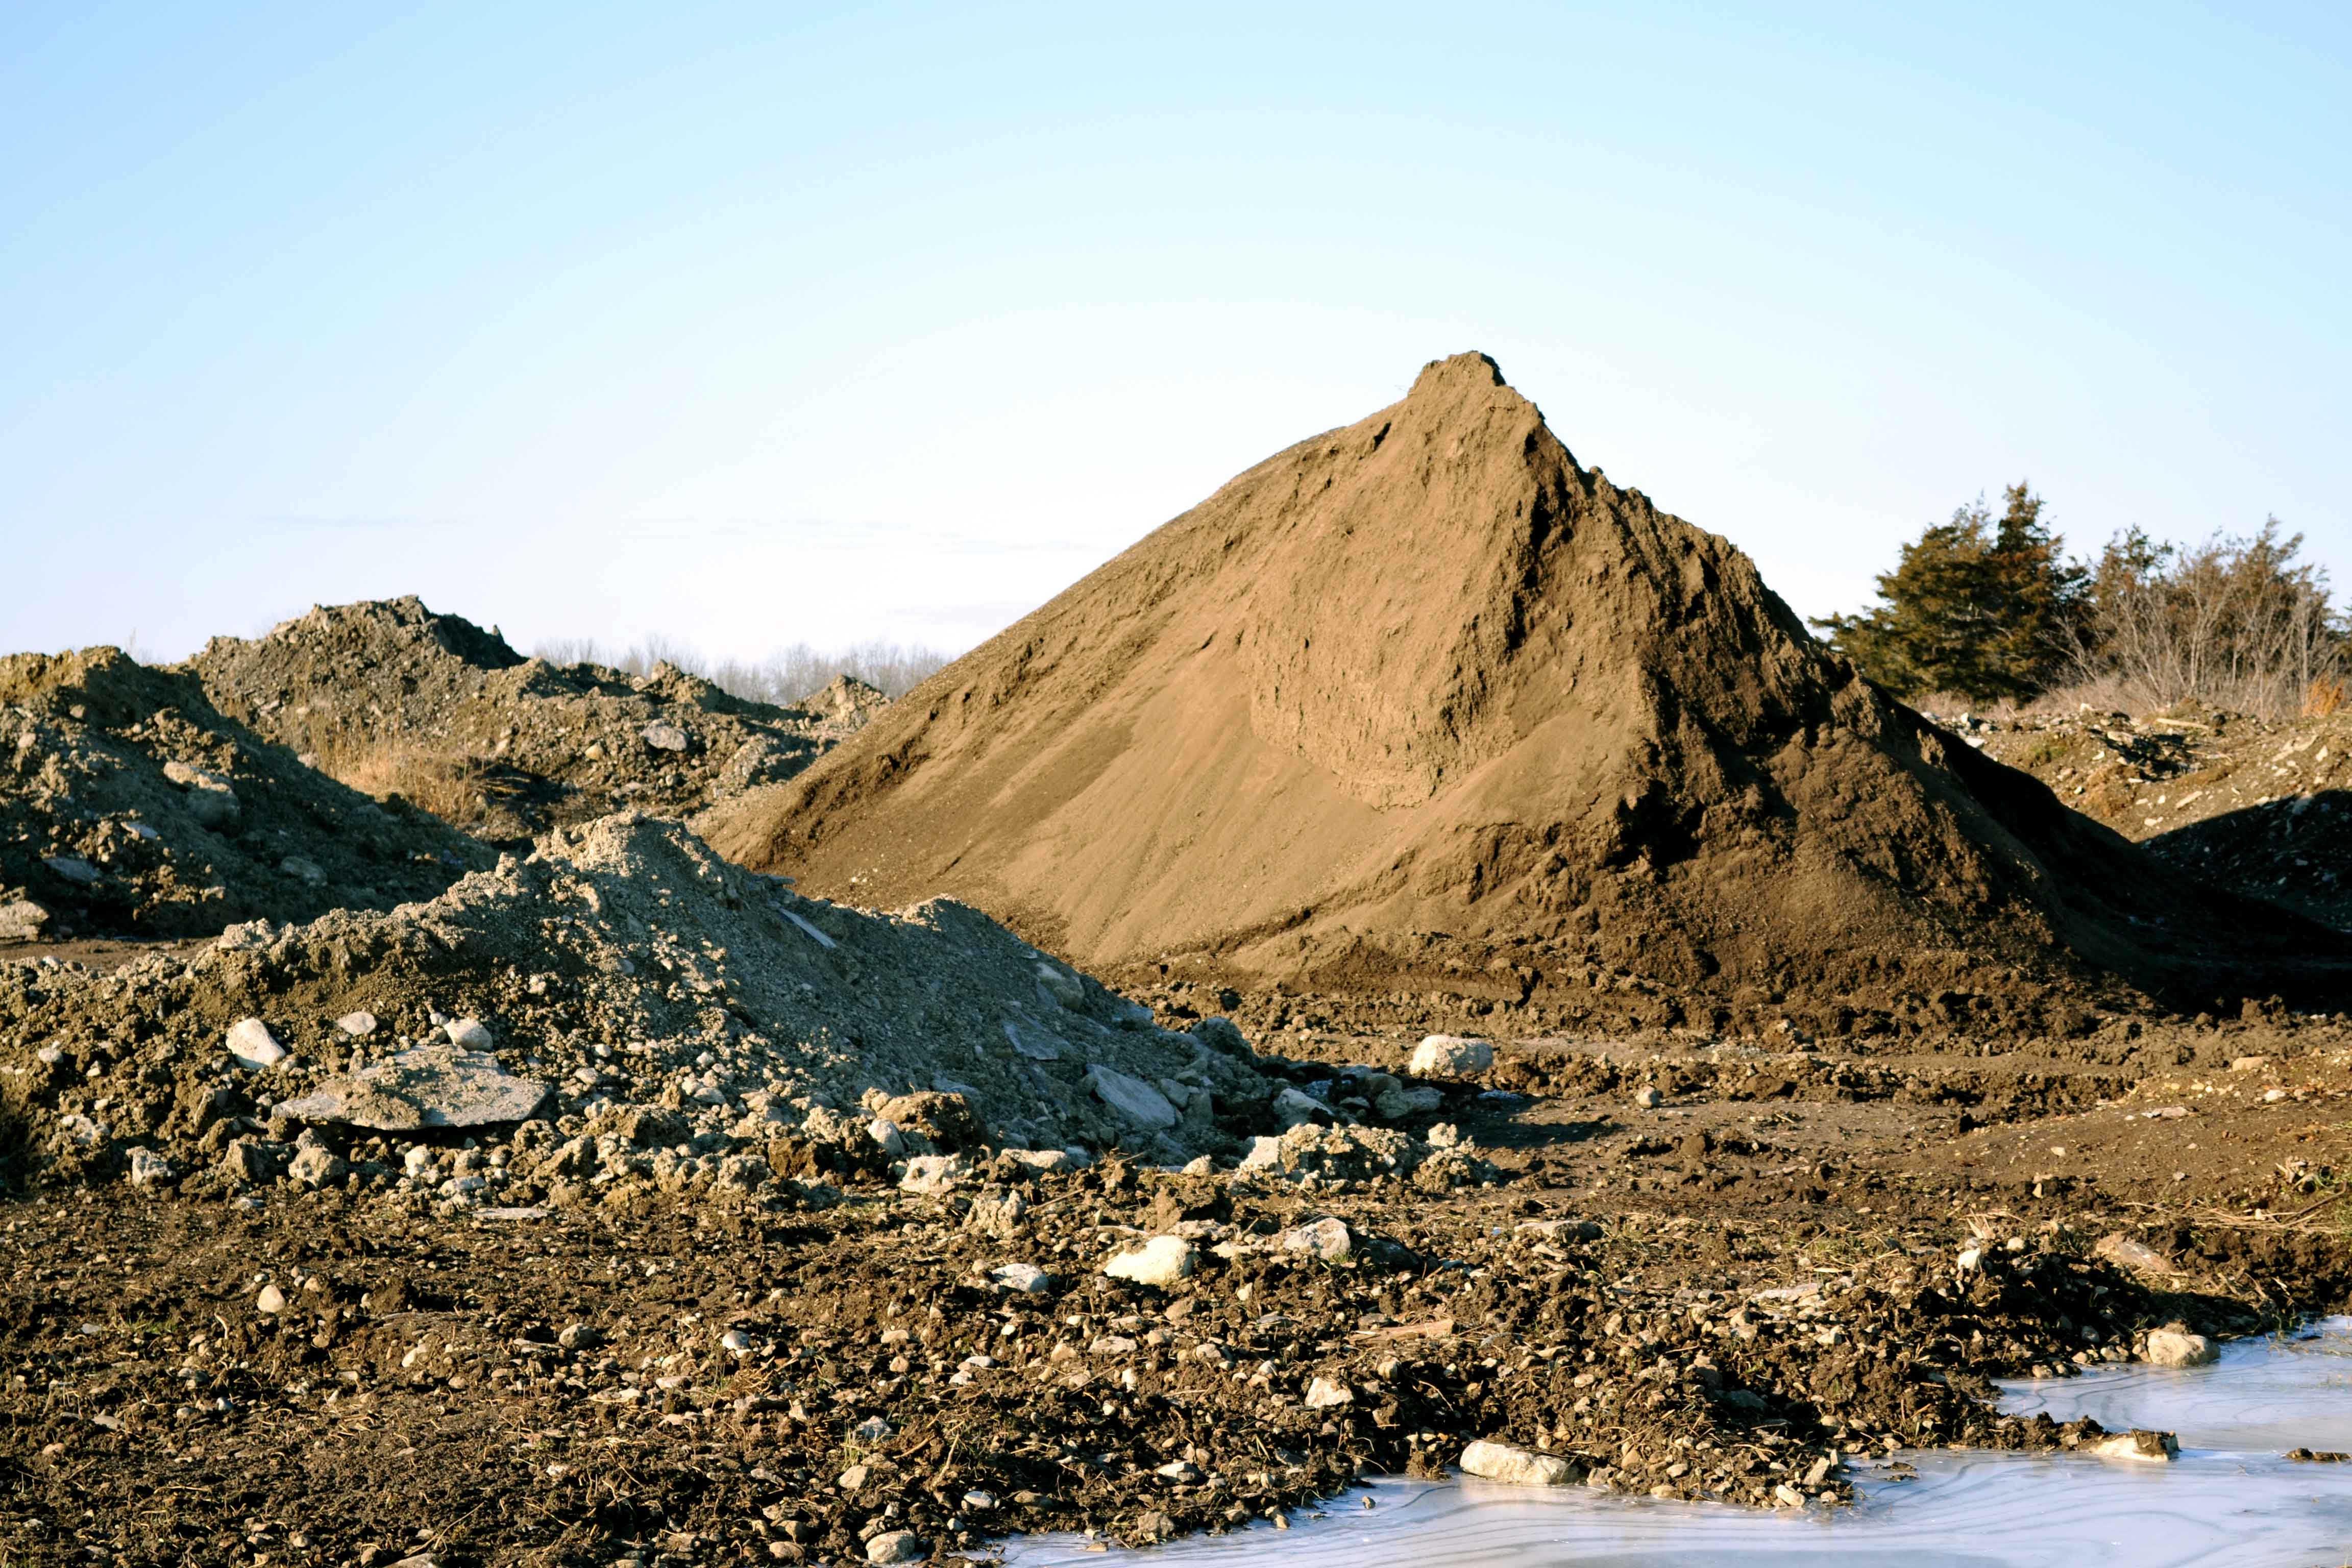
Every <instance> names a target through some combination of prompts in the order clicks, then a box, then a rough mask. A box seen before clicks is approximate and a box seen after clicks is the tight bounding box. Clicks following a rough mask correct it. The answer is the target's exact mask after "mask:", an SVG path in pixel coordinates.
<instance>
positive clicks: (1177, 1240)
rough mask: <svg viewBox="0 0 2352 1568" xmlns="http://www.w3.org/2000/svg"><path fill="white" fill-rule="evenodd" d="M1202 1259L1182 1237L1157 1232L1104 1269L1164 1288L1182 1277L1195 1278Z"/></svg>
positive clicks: (1125, 1277) (1114, 1276) (1121, 1254)
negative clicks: (1157, 1234)
mask: <svg viewBox="0 0 2352 1568" xmlns="http://www.w3.org/2000/svg"><path fill="white" fill-rule="evenodd" d="M1200 1261H1201V1256H1200V1254H1199V1253H1198V1252H1196V1251H1195V1250H1193V1247H1192V1243H1191V1242H1189V1241H1186V1240H1185V1239H1184V1238H1183V1237H1181V1236H1155V1237H1152V1238H1151V1239H1150V1240H1149V1241H1147V1242H1145V1243H1144V1244H1143V1245H1142V1246H1141V1247H1137V1248H1135V1249H1134V1250H1133V1251H1131V1252H1122V1253H1120V1254H1119V1255H1118V1257H1116V1258H1112V1259H1111V1260H1110V1261H1109V1262H1108V1263H1106V1264H1104V1265H1103V1268H1102V1271H1103V1272H1104V1273H1105V1274H1107V1275H1108V1276H1109V1277H1110V1278H1112V1279H1131V1280H1133V1281H1134V1282H1135V1283H1137V1284H1139V1285H1157V1286H1159V1287H1160V1288H1161V1289H1166V1288H1167V1287H1169V1286H1171V1285H1173V1284H1175V1283H1176V1282H1177V1281H1178V1280H1179V1279H1189V1278H1191V1277H1192V1271H1193V1269H1195V1268H1198V1267H1200Z"/></svg>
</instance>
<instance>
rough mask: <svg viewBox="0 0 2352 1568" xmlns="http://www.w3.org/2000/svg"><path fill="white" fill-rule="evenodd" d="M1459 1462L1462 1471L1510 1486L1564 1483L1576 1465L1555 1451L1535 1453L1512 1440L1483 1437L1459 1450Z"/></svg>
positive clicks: (1569, 1480)
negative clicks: (1509, 1441) (1499, 1440)
mask: <svg viewBox="0 0 2352 1568" xmlns="http://www.w3.org/2000/svg"><path fill="white" fill-rule="evenodd" d="M1461 1465H1462V1471H1463V1473H1464V1474H1465V1475H1472V1476H1476V1477H1478V1478H1479V1479H1482V1480H1489V1481H1502V1482H1505V1483H1506V1484H1508V1485H1511V1486H1522V1487H1564V1486H1569V1485H1571V1484H1573V1483H1574V1482H1575V1480H1576V1479H1577V1477H1578V1471H1577V1468H1576V1467H1575V1466H1573V1465H1571V1464H1570V1463H1569V1462H1568V1461H1567V1460H1566V1459H1563V1458H1560V1457H1559V1455H1557V1454H1539V1453H1537V1452H1536V1451H1535V1450H1534V1449H1532V1448H1522V1447H1519V1446H1518V1445H1517V1444H1516V1443H1497V1442H1495V1441H1492V1440H1491V1439H1486V1438H1481V1439H1480V1440H1479V1441H1477V1442H1475V1443H1473V1444H1471V1445H1470V1446H1469V1447H1466V1448H1465V1449H1463V1450H1462V1460H1461Z"/></svg>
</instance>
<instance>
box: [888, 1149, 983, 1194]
mask: <svg viewBox="0 0 2352 1568" xmlns="http://www.w3.org/2000/svg"><path fill="white" fill-rule="evenodd" d="M970 1174H971V1161H969V1160H967V1159H965V1158H964V1157H963V1156H962V1155H961V1154H918V1155H916V1156H915V1157H914V1158H913V1159H911V1160H909V1161H908V1162H907V1173H906V1174H905V1175H903V1176H901V1177H899V1178H898V1190H899V1191H900V1192H902V1193H919V1194H923V1195H924V1196H927V1197H936V1196H938V1195H939V1194H941V1193H950V1192H953V1191H954V1190H955V1188H956V1184H957V1183H959V1182H961V1180H962V1179H963V1178H964V1177H966V1176H968V1175H970Z"/></svg>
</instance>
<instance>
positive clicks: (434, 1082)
mask: <svg viewBox="0 0 2352 1568" xmlns="http://www.w3.org/2000/svg"><path fill="white" fill-rule="evenodd" d="M547 1093H548V1086H547V1085H545V1084H543V1083H541V1082H540V1081H539V1080H538V1079H528V1078H517V1077H515V1076H514V1075H513V1074H511V1073H509V1072H508V1071H507V1070H506V1069H505V1068H501V1067H499V1061H498V1058H496V1057H493V1056H488V1055H485V1054H483V1053H481V1052H478V1051H460V1050H456V1049H454V1048H452V1047H446V1046H426V1047H420V1048H418V1049H416V1050H413V1051H404V1052H402V1053H401V1054H400V1055H399V1056H396V1057H394V1058H391V1059H390V1060H388V1061H383V1062H379V1063H377V1064H376V1065H374V1066H373V1067H365V1068H361V1069H360V1070H359V1071H357V1072H355V1073H348V1074H345V1075H343V1076H341V1077H339V1078H331V1079H328V1080H327V1081H326V1082H324V1083H322V1084H320V1086H319V1087H318V1089H316V1090H314V1091H313V1092H311V1093H310V1094H306V1095H304V1096H303V1097H302V1098H300V1099H299V1100H285V1101H282V1102H281V1103H280V1104H279V1105H278V1107H277V1110H278V1112H279V1113H281V1114H283V1115H287V1116H290V1117H293V1118H294V1119H295V1120H296V1121H334V1122H341V1123H342V1124H343V1125H345V1126H348V1127H364V1128H367V1129H368V1130H369V1131H375V1132H414V1131H418V1130H419V1129H422V1128H428V1127H488V1126H492V1125H495V1124H497V1123H499V1122H504V1121H529V1120H530V1118H531V1116H532V1115H533V1114H534V1113H536V1112H537V1111H538V1110H539V1109H540V1107H541V1105H543V1104H545V1103H546V1100H547Z"/></svg>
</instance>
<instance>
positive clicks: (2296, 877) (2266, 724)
mask: <svg viewBox="0 0 2352 1568" xmlns="http://www.w3.org/2000/svg"><path fill="white" fill-rule="evenodd" d="M1943 722H1945V723H1947V724H1948V725H1949V726H1950V727H1951V728H1952V729H1953V730H1954V731H1956V732H1957V733H1958V734H1960V735H1962V736H1964V737H1965V738H1966V739H1967V740H1968V741H1969V743H1970V744H1972V745H1976V746H1978V747H1979V748H1981V749H1982V750H1983V752H1985V754H1986V755H1988V756H1990V757H1995V758H1998V759H1999V760H2000V761H2001V762H2003V763H2008V764H2009V765H2010V766H2011V767H2013V768H2019V769H2021V770H2023V771H2024V772H2027V773H2032V775H2033V776H2034V777H2035V778H2038V779H2040V780H2041V781H2042V783H2043V784H2048V785H2049V786H2050V788H2051V789H2052V790H2053V792H2054V793H2055V794H2056V795H2057V796H2058V798H2059V799H2060V800H2061V801H2063V802H2064V803H2065V804H2066V805H2070V806H2072V807H2074V809H2075V810H2076V811H2080V812H2082V813H2084V815H2086V816H2091V817H2094V818H2095V819H2097V820H2098V821H2100V822H2103V823H2105V824H2106V826H2109V827H2112V828H2114V829H2115V830H2116V832H2117V833H2120V834H2122V835H2123V836H2124V837H2126V838H2129V839H2133V840H2136V841H2137V842H2138V843H2139V844H2140V845H2141V847H2144V848H2146V849H2147V851H2148V853H2150V854H2151V855H2154V856H2155V857H2157V858H2158V859H2160V860H2162V861H2164V862H2165V863H2167V864H2168V865H2170V866H2173V867H2176V868H2179V869H2180V870H2182V871H2185V872H2187V873H2188V874H2189V875H2190V876H2193V877H2197V878H2200V879H2202V880H2205V881H2208V882H2210V883H2212V884H2213V885H2214V886H2216V887H2220V888H2226V889H2230V890H2231V891H2232V892H2238V893H2243V894H2246V895H2248V896H2249V897H2252V898H2257V899H2263V900H2268V901H2270V902H2272V903H2274V904H2279V905H2282V906H2284V907H2285V908H2287V909H2290V910H2296V911H2297V912H2299V913H2302V914H2305V915H2308V916H2310V917H2311V918H2312V919H2314V920H2317V921H2325V922H2326V923H2327V924H2328V925H2331V926H2333V927H2335V928H2336V929H2337V930H2339V931H2352V713H2335V714H2330V715H2326V716H2323V717H2312V718H2305V719H2297V720H2292V721H2273V720H2264V719H2262V718H2259V717H2256V716H2254V715H2252V714H2245V713H2232V712H2229V711H2226V710H2217V709H2210V708H2206V707H2203V706H2201V705H2196V704H2191V705H2189V706H2187V707H2183V708H2179V709H2175V710H2168V711H2166V712H2162V713H2151V714H2146V715H2142V716H2141V717H2138V718H2137V719H2135V718H2134V717H2132V716H2131V715H2129V714H2126V713H2104V712H2094V711H2088V710H2085V711H2082V712H2076V713H2069V714H2025V715H2021V716H2005V717H1996V718H1988V717H1980V716H1978V715H1975V714H1969V713H1960V714H1955V715H1951V716H1949V717H1948V718H1946V719H1945V720H1943Z"/></svg>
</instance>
